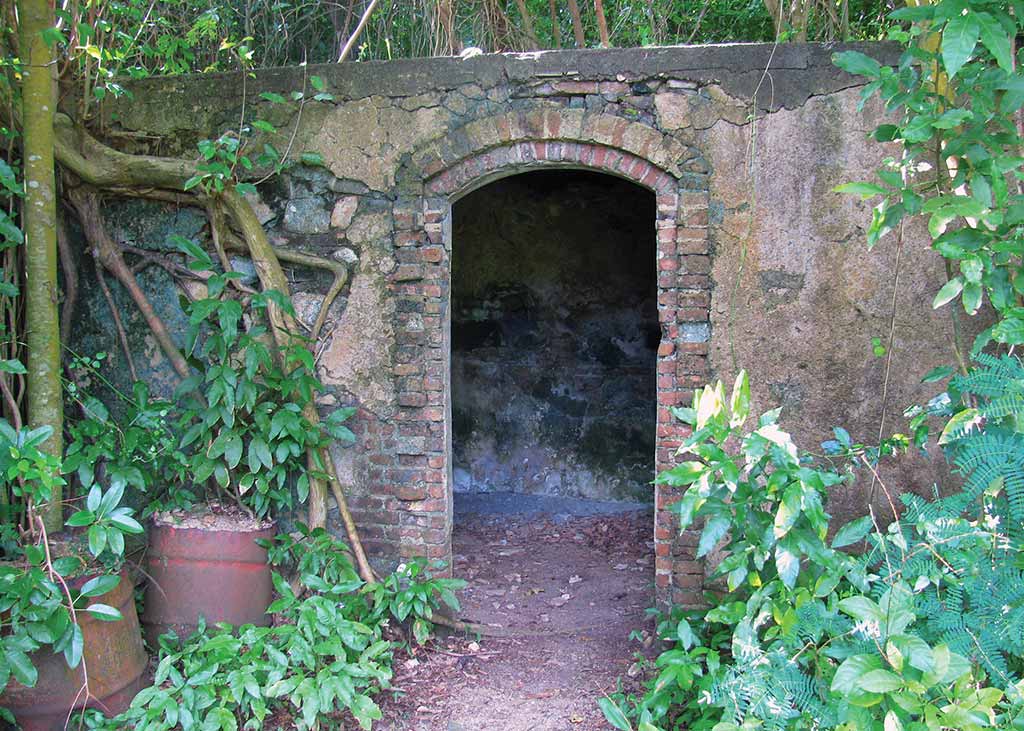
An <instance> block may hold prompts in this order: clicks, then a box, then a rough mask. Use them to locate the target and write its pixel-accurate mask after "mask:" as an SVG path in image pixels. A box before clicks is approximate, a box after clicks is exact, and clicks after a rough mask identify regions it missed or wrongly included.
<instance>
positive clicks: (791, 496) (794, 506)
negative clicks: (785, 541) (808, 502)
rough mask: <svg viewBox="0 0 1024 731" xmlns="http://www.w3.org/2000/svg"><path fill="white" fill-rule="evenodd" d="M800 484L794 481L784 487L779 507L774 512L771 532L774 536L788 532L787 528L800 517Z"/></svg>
mask: <svg viewBox="0 0 1024 731" xmlns="http://www.w3.org/2000/svg"><path fill="white" fill-rule="evenodd" d="M800 498H801V493H800V485H799V484H797V483H794V484H792V485H790V486H789V487H787V488H786V491H785V492H784V493H783V495H782V500H781V501H780V502H779V509H778V511H776V513H775V523H774V526H773V532H774V534H775V537H776V538H782V537H783V536H784V535H786V534H787V533H789V529H790V528H792V527H793V524H794V523H796V520H797V518H799V517H800Z"/></svg>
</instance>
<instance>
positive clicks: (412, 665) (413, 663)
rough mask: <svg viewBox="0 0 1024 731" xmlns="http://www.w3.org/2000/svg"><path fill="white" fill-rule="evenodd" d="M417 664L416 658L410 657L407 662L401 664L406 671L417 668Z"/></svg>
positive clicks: (418, 662)
mask: <svg viewBox="0 0 1024 731" xmlns="http://www.w3.org/2000/svg"><path fill="white" fill-rule="evenodd" d="M419 664H420V661H419V660H417V659H416V658H414V657H410V658H409V659H408V660H406V661H405V662H404V663H403V665H405V668H406V669H407V670H412V669H413V668H415V667H417V666H418V665H419Z"/></svg>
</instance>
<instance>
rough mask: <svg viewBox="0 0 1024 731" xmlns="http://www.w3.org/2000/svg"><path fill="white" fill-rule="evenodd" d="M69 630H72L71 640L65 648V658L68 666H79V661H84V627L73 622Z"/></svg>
mask: <svg viewBox="0 0 1024 731" xmlns="http://www.w3.org/2000/svg"><path fill="white" fill-rule="evenodd" d="M68 631H69V632H71V641H70V642H69V643H68V645H67V646H66V647H65V648H64V660H65V662H67V664H68V667H70V668H77V667H78V663H80V662H82V652H83V650H84V649H85V637H84V636H83V635H82V628H81V627H79V626H78V625H77V624H72V625H71V626H70V627H69V629H68Z"/></svg>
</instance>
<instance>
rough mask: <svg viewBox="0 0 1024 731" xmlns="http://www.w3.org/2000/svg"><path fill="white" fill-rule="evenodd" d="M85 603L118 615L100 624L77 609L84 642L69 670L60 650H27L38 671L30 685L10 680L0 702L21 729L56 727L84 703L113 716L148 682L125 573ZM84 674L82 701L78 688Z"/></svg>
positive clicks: (56, 730)
mask: <svg viewBox="0 0 1024 731" xmlns="http://www.w3.org/2000/svg"><path fill="white" fill-rule="evenodd" d="M77 583H79V584H81V583H82V582H81V581H79V582H77ZM90 603H96V604H108V605H110V606H112V607H115V608H116V609H118V610H119V611H120V612H121V617H122V618H121V619H120V620H118V621H116V622H105V621H103V620H99V619H96V618H94V617H92V616H91V615H90V614H88V613H87V612H83V611H79V612H78V623H79V626H80V627H81V628H82V637H83V640H84V644H83V649H82V658H83V660H82V663H81V664H79V666H78V667H77V668H75V669H74V670H72V669H71V668H69V667H68V665H67V663H66V662H65V660H64V654H63V653H59V654H54V653H53V651H52V650H51V649H50V648H49V647H46V648H43V649H41V650H38V651H36V652H34V653H33V654H32V664H33V665H35V667H36V670H37V671H38V673H39V679H38V680H37V681H36V684H35V687H33V688H26V687H25V686H23V685H21V684H20V683H18V682H16V681H15V680H13V679H12V680H11V682H10V684H9V685H8V686H7V688H6V689H5V690H4V692H3V694H2V695H0V706H4V707H5V708H8V709H9V710H10V711H11V712H12V713H13V714H14V717H15V718H16V719H17V720H18V723H19V724H20V725H21V728H22V729H23V731H61V730H62V729H64V724H65V722H66V721H67V718H68V714H69V712H70V711H71V710H72V708H84V707H85V706H86V705H88V707H90V708H99V709H100V710H101V711H103V712H104V713H106V714H107V715H108V716H110V715H116V714H118V713H120V712H121V711H123V710H125V709H126V708H128V706H129V704H130V703H131V702H132V698H134V697H135V694H136V693H138V692H139V691H140V690H141V689H142V688H143V687H144V686H145V685H147V684H148V680H147V677H146V665H147V661H148V659H147V657H146V651H145V649H144V648H143V646H142V633H141V631H140V629H139V618H138V615H137V614H136V613H135V595H134V587H133V586H132V582H131V580H130V579H129V578H128V576H127V574H124V573H122V574H121V581H120V582H118V585H117V586H116V587H115V588H113V589H111V590H110V591H109V592H107V593H106V594H104V595H102V596H100V597H96V598H94V599H92V600H90ZM86 673H88V675H87V676H86ZM86 677H88V679H89V697H88V702H87V703H86V696H85V694H84V692H83V688H84V684H85V679H86Z"/></svg>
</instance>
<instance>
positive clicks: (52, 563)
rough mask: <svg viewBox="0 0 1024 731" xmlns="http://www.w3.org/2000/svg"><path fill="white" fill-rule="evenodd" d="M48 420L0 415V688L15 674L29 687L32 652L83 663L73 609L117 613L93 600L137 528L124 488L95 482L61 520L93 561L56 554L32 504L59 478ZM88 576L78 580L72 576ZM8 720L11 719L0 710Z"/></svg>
mask: <svg viewBox="0 0 1024 731" xmlns="http://www.w3.org/2000/svg"><path fill="white" fill-rule="evenodd" d="M49 431H50V430H49V428H48V427H40V428H37V429H27V428H21V429H15V428H14V427H12V426H11V425H10V424H9V423H8V422H7V421H6V420H3V419H0V490H2V491H3V493H4V494H5V495H6V496H7V501H6V503H5V505H4V508H5V510H6V515H5V518H6V520H5V522H4V524H3V527H4V530H3V558H4V562H3V563H2V564H0V646H2V649H3V651H2V652H0V691H2V690H3V688H5V687H6V686H7V684H8V682H10V680H11V679H12V678H13V679H14V680H16V681H17V682H19V683H21V684H22V685H24V686H27V687H33V686H35V684H36V682H37V680H38V673H37V671H36V668H35V665H34V662H33V653H40V652H46V651H52V652H54V653H63V655H64V658H65V660H66V661H67V663H68V665H69V666H70V667H72V668H75V667H77V666H78V665H79V664H80V663H81V662H82V653H83V649H84V638H83V635H82V630H81V627H80V625H79V623H78V613H79V612H87V613H89V614H90V615H92V616H93V617H95V618H97V619H100V620H103V621H116V620H119V619H121V614H120V612H119V611H118V610H117V609H116V608H114V607H111V606H109V605H106V604H102V603H96V602H92V601H90V600H92V599H95V598H97V597H100V596H102V595H104V594H106V593H108V592H109V591H111V590H113V589H114V588H115V587H116V586H117V584H118V582H119V577H118V576H117V575H116V574H111V573H107V571H108V570H109V569H111V568H113V569H115V570H116V569H117V568H118V563H119V561H120V559H121V558H122V555H123V552H124V540H123V538H124V534H126V533H127V534H133V533H138V532H141V531H142V527H141V526H140V525H139V524H138V523H137V522H136V521H135V520H134V518H133V517H132V514H133V513H132V510H131V509H130V508H126V507H122V506H120V504H119V503H120V499H121V496H122V493H123V488H120V489H118V488H111V489H109V490H107V491H106V492H104V491H102V490H101V489H100V487H99V486H98V485H97V486H94V487H93V489H92V490H91V491H90V494H89V496H88V497H87V499H86V506H85V508H84V509H83V510H80V511H78V512H77V513H75V514H74V515H72V516H71V517H70V518H69V519H68V520H67V522H66V525H67V527H69V528H80V529H84V530H85V531H86V534H87V536H88V545H89V551H90V552H91V553H92V555H93V558H94V559H96V560H94V561H92V562H90V561H87V560H85V559H83V558H82V557H81V556H78V555H63V554H58V553H56V552H55V551H56V545H57V544H55V542H54V541H53V538H52V537H51V536H49V535H48V534H47V533H46V530H45V527H44V523H43V521H42V519H41V517H40V516H39V513H38V506H40V505H42V504H44V503H45V502H46V501H48V500H50V499H51V497H52V495H53V492H54V488H55V487H56V486H58V485H63V484H64V479H63V478H62V477H61V462H60V460H59V459H57V458H55V457H53V456H52V455H49V454H47V453H46V452H44V451H42V450H41V448H40V446H41V445H42V443H43V442H44V441H45V440H46V439H47V437H48V436H49ZM82 577H90V578H88V579H87V580H85V581H84V583H83V582H81V581H78V582H73V581H72V579H73V578H82ZM0 715H2V716H3V717H4V718H5V719H6V720H7V721H9V722H12V723H13V721H14V719H13V717H12V716H11V715H10V713H9V712H8V711H6V710H5V709H0Z"/></svg>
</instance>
